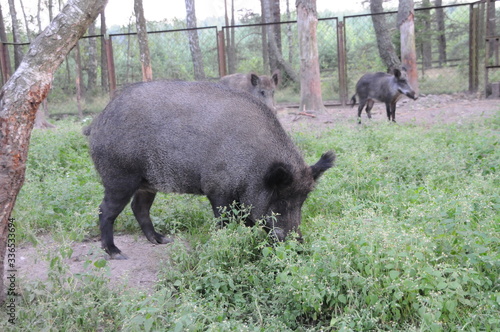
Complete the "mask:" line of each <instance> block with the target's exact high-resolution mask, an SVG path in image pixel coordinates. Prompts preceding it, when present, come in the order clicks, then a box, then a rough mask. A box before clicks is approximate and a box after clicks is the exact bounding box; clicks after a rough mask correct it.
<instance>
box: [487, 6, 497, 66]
mask: <svg viewBox="0 0 500 332" xmlns="http://www.w3.org/2000/svg"><path fill="white" fill-rule="evenodd" d="M486 10H487V13H486V22H487V23H486V34H487V36H488V37H492V36H498V34H497V33H496V11H495V0H488V3H487V7H486ZM497 43H498V41H497ZM488 49H489V52H488V53H489V54H488V58H491V57H492V56H493V53H494V52H495V41H494V40H490V45H489V47H488Z"/></svg>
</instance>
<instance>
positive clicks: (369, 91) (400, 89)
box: [351, 69, 417, 123]
mask: <svg viewBox="0 0 500 332" xmlns="http://www.w3.org/2000/svg"><path fill="white" fill-rule="evenodd" d="M356 95H358V97H359V106H358V123H361V112H362V111H363V107H365V105H366V114H367V115H368V118H369V119H371V117H372V115H371V112H370V111H371V109H372V107H373V104H374V103H375V101H376V100H378V101H381V102H383V103H385V107H386V110H387V117H388V118H389V121H391V120H392V121H394V122H396V103H397V101H398V100H399V98H400V97H401V96H402V95H406V96H407V97H409V98H411V99H413V100H416V99H417V98H416V97H415V91H413V88H412V87H411V86H410V83H408V80H407V75H406V71H400V70H399V69H395V70H394V75H392V74H386V73H381V72H379V73H369V74H365V75H363V76H362V77H361V78H360V79H359V81H358V83H357V84H356V93H355V94H354V95H353V96H352V98H351V102H352V106H353V107H354V104H355V103H356Z"/></svg>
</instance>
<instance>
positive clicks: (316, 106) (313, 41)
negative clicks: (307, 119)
mask: <svg viewBox="0 0 500 332" xmlns="http://www.w3.org/2000/svg"><path fill="white" fill-rule="evenodd" d="M296 4H297V28H298V35H299V49H300V110H301V111H302V112H311V111H323V110H325V106H324V104H323V99H322V97H321V77H320V72H319V56H318V42H317V37H316V28H317V26H318V13H317V12H316V0H297V3H296Z"/></svg>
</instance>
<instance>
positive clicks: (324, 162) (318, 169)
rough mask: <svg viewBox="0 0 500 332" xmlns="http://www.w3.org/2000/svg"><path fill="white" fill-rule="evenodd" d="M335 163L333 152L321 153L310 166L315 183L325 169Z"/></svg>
mask: <svg viewBox="0 0 500 332" xmlns="http://www.w3.org/2000/svg"><path fill="white" fill-rule="evenodd" d="M334 162H335V152H333V151H328V152H326V153H323V155H322V156H321V158H319V160H318V162H317V163H316V164H314V165H312V166H311V170H312V174H313V178H314V180H315V181H316V180H317V179H318V178H319V177H320V176H321V175H322V174H323V173H324V172H325V171H326V170H327V169H329V168H330V167H332V166H333V164H334Z"/></svg>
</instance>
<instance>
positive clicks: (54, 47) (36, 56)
mask: <svg viewBox="0 0 500 332" xmlns="http://www.w3.org/2000/svg"><path fill="white" fill-rule="evenodd" d="M106 3H107V0H68V2H67V4H66V6H65V7H64V8H63V10H62V11H61V13H60V14H59V15H57V17H56V18H55V19H54V21H52V23H51V24H50V25H49V27H48V28H47V29H45V31H44V32H43V33H41V34H39V35H38V37H37V38H36V39H35V40H34V41H33V42H32V43H31V45H30V48H29V51H28V53H26V56H25V57H24V59H23V60H22V62H23V63H22V65H21V66H19V68H18V69H17V70H16V72H15V73H14V74H13V75H12V76H11V77H10V79H9V80H8V81H7V82H6V83H5V84H4V86H3V87H2V90H1V92H0V303H3V302H4V301H5V295H6V293H5V291H4V278H3V275H4V259H5V257H6V256H5V249H6V245H7V235H8V227H7V226H8V224H9V219H10V217H11V213H12V209H13V208H14V205H15V202H16V198H17V195H18V193H19V190H20V189H21V186H22V184H23V182H24V175H25V169H26V158H27V155H28V146H29V142H30V137H31V130H32V128H33V123H34V119H35V114H36V112H37V110H38V107H39V105H40V103H41V102H42V100H44V99H45V97H46V96H47V94H48V93H49V90H50V88H51V85H52V80H53V76H54V72H55V71H56V70H57V68H58V67H59V65H60V64H61V62H62V61H63V59H64V56H65V55H67V54H68V53H69V51H70V50H71V49H72V48H73V47H74V46H75V44H76V43H77V41H78V39H79V38H81V37H82V36H83V35H84V33H85V31H87V28H88V26H89V24H90V23H92V22H93V21H94V20H95V19H96V17H97V15H98V14H99V12H100V11H101V10H102V9H103V8H104V6H105V5H106Z"/></svg>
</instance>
